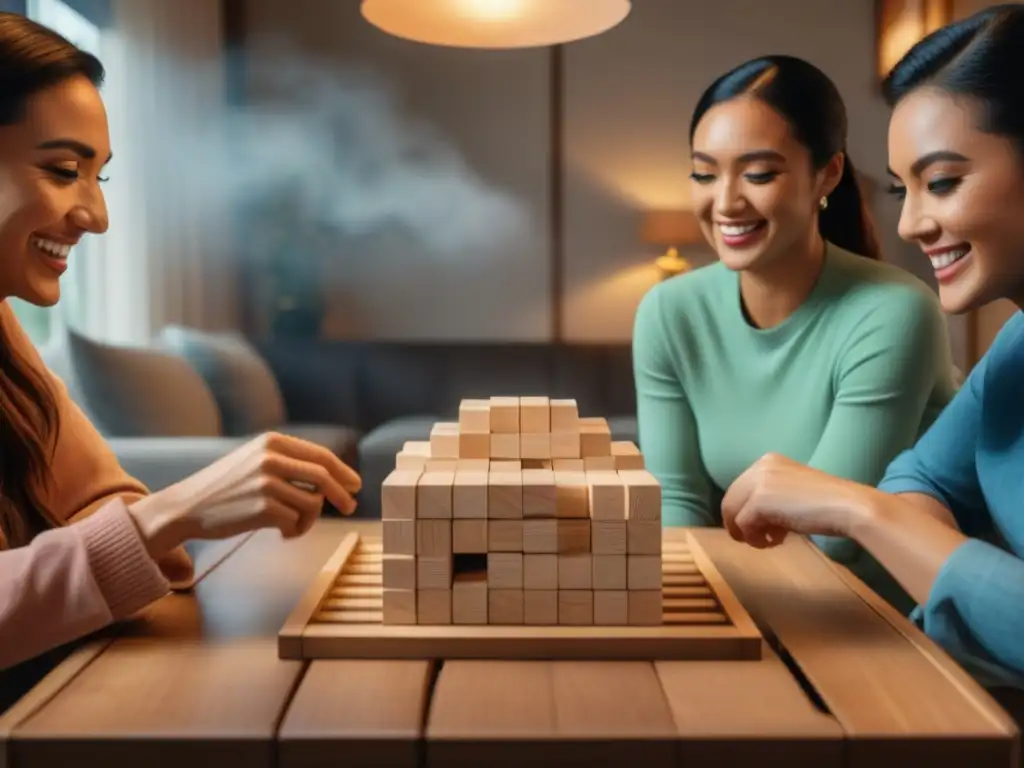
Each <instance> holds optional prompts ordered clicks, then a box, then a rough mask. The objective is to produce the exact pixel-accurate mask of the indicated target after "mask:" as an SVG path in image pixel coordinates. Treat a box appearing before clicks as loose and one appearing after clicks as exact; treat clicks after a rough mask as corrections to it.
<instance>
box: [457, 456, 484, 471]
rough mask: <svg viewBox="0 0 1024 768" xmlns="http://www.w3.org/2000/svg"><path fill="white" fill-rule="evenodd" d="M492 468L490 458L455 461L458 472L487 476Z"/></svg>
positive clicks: (459, 459)
mask: <svg viewBox="0 0 1024 768" xmlns="http://www.w3.org/2000/svg"><path fill="white" fill-rule="evenodd" d="M490 468H491V461H490V459H488V458H483V459H464V458H458V459H456V460H455V469H456V471H458V472H483V473H484V474H487V471H488V470H489V469H490Z"/></svg>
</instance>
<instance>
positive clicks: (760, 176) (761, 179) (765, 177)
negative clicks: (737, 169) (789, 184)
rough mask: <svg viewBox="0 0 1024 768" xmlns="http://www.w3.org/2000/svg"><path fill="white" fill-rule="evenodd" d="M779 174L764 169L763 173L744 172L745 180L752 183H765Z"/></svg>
mask: <svg viewBox="0 0 1024 768" xmlns="http://www.w3.org/2000/svg"><path fill="white" fill-rule="evenodd" d="M778 175H779V174H778V173H777V172H775V171H765V172H764V173H748V174H746V176H747V180H748V181H750V182H751V183H753V184H767V183H769V182H770V181H772V180H773V179H774V178H775V177H776V176H778Z"/></svg>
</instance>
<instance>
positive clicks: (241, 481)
mask: <svg viewBox="0 0 1024 768" xmlns="http://www.w3.org/2000/svg"><path fill="white" fill-rule="evenodd" d="M361 484H362V483H361V480H360V478H359V475H358V474H356V472H355V471H354V470H352V469H351V468H350V467H348V466H347V465H346V464H345V463H344V462H342V461H341V460H340V459H338V457H337V456H335V455H334V454H333V453H332V452H331V451H329V450H328V449H326V448H324V447H322V446H319V445H315V444H313V443H310V442H307V441H305V440H300V439H298V438H295V437H290V436H288V435H282V434H278V433H274V432H271V433H268V434H265V435H261V436H260V437H258V438H256V439H255V440H252V441H251V442H249V443H247V444H245V445H243V446H242V447H240V448H237V449H236V450H234V451H232V452H231V453H229V454H228V455H227V456H225V457H223V458H222V459H219V460H218V461H216V462H214V463H213V464H211V465H210V466H208V467H206V468H205V469H203V470H201V471H199V472H197V473H196V474H194V475H192V476H191V477H188V478H186V479H184V480H182V481H181V482H178V483H176V484H175V485H172V486H170V487H168V488H165V489H164V490H162V491H159V492H157V493H154V494H152V495H150V496H146V497H144V498H142V499H140V500H138V501H137V502H135V503H133V504H132V505H131V506H130V507H129V511H130V512H131V514H132V516H133V518H134V519H135V522H136V524H137V525H138V527H139V530H140V532H141V534H142V536H143V538H144V539H145V540H146V543H147V547H148V549H149V552H150V554H151V555H153V557H156V558H159V557H162V556H163V555H165V554H166V553H168V552H169V551H171V550H172V549H174V548H175V547H176V546H178V545H179V544H181V543H182V542H184V541H187V540H190V539H224V538H229V537H231V536H235V535H237V534H239V533H245V532H247V531H250V530H255V529H257V528H277V529H278V530H280V531H281V534H282V535H283V536H285V537H286V538H293V537H296V536H301V535H302V534H304V533H306V531H308V530H309V529H310V528H311V527H312V526H313V523H314V522H315V521H316V520H317V519H318V518H319V516H320V510H321V509H322V507H323V502H324V498H327V499H328V500H329V501H330V502H331V503H332V504H333V505H334V506H335V507H337V509H338V510H340V511H341V512H342V513H343V514H346V515H349V514H352V512H354V511H355V508H356V502H355V500H354V499H353V497H352V495H353V494H355V493H357V492H358V491H359V489H360V487H361Z"/></svg>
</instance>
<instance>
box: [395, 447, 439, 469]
mask: <svg viewBox="0 0 1024 768" xmlns="http://www.w3.org/2000/svg"><path fill="white" fill-rule="evenodd" d="M429 458H430V457H429V456H420V455H418V454H415V453H406V452H405V451H399V452H398V453H396V454H395V469H398V470H404V471H415V470H417V469H423V468H424V467H425V466H426V465H427V459H429Z"/></svg>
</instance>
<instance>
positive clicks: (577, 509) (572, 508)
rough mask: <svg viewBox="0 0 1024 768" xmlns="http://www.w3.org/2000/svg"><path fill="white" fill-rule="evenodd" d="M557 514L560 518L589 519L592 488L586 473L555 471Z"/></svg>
mask: <svg viewBox="0 0 1024 768" xmlns="http://www.w3.org/2000/svg"><path fill="white" fill-rule="evenodd" d="M554 472H555V513H556V514H557V515H558V517H568V518H589V517H590V488H589V485H588V484H587V475H586V473H585V472H570V471H566V470H558V469H556V470H554Z"/></svg>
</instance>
